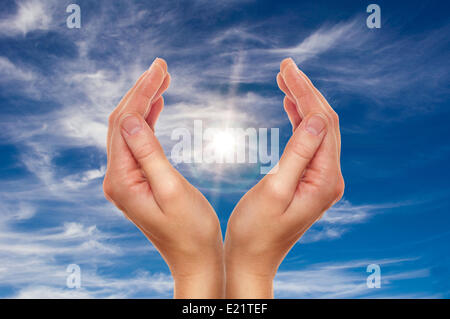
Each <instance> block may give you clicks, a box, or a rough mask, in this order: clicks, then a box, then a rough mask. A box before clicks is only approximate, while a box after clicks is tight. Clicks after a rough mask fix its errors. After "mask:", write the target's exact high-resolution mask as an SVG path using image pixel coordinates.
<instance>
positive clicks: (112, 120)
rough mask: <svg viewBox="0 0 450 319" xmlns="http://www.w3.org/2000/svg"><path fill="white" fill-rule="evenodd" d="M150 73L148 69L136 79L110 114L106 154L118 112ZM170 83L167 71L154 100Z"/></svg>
mask: <svg viewBox="0 0 450 319" xmlns="http://www.w3.org/2000/svg"><path fill="white" fill-rule="evenodd" d="M147 73H148V70H146V71H145V72H144V73H143V74H142V75H141V76H140V77H139V79H138V80H137V81H136V83H135V84H134V86H133V87H132V88H131V89H130V90H128V92H127V93H126V94H125V96H124V97H123V98H122V100H121V101H120V102H119V104H118V106H117V107H116V108H115V109H114V111H113V112H112V113H111V115H110V121H109V125H108V134H107V137H106V154H107V155H108V154H109V148H110V144H111V135H112V128H113V127H114V123H113V122H114V120H115V119H117V117H118V114H120V113H121V112H122V111H123V108H124V107H125V105H127V101H128V100H129V99H130V96H132V95H133V93H134V92H135V91H136V88H137V87H140V86H141V84H142V81H143V80H144V78H145V77H146V75H147ZM169 84H170V75H169V74H168V73H167V75H166V77H165V78H164V81H163V83H162V84H161V87H160V88H159V89H158V91H157V93H156V94H155V97H154V100H156V99H158V98H159V97H160V96H161V95H162V94H163V93H164V91H165V90H167V88H168V87H169Z"/></svg>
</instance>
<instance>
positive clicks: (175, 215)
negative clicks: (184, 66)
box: [103, 58, 224, 298]
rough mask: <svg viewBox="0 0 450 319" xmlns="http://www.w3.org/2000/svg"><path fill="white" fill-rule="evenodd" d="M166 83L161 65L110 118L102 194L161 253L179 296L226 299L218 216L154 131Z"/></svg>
mask: <svg viewBox="0 0 450 319" xmlns="http://www.w3.org/2000/svg"><path fill="white" fill-rule="evenodd" d="M169 82H170V75H169V74H168V73H167V65H166V62H165V61H164V60H162V59H159V58H158V59H156V60H155V61H154V62H153V64H152V66H151V67H150V68H149V69H148V70H147V71H146V72H144V74H143V75H142V76H141V77H140V78H139V80H138V81H137V82H136V84H135V85H134V86H133V87H132V88H131V89H130V90H129V91H128V93H127V94H126V95H125V96H124V98H123V99H122V100H121V101H120V103H119V105H118V106H117V107H116V109H115V110H114V111H113V112H112V114H111V115H110V118H109V128H108V141H107V153H108V167H107V171H106V175H105V179H104V183H103V189H104V193H105V196H106V198H107V199H108V200H110V201H111V202H112V203H114V204H115V205H116V206H117V207H118V208H119V209H120V210H121V211H122V212H123V213H124V214H125V216H126V217H127V218H128V219H130V220H131V221H132V222H133V223H134V224H135V225H136V226H137V227H138V228H139V229H140V230H141V231H142V232H143V233H144V234H145V236H147V238H148V239H149V240H150V241H151V242H152V243H153V245H154V246H155V247H156V249H158V251H159V252H160V253H161V255H162V257H163V258H164V260H165V261H166V262H167V264H168V266H169V268H170V271H171V273H172V275H173V278H174V281H175V288H174V296H175V297H176V298H186V297H188V298H221V297H223V286H224V270H223V245H222V235H221V231H220V225H219V220H218V218H217V215H216V214H215V212H214V209H213V208H212V207H211V205H210V204H209V203H208V201H207V200H206V199H205V197H204V196H203V195H202V194H201V193H200V192H199V191H198V190H197V189H196V188H195V187H193V186H192V185H191V184H189V182H188V181H186V180H185V179H184V178H183V176H181V175H180V174H179V173H178V171H177V170H175V169H174V168H173V167H172V165H171V164H170V163H169V161H168V160H167V158H166V157H165V155H164V152H163V149H162V147H161V145H160V144H159V142H158V140H157V138H156V137H155V135H154V133H153V130H154V127H155V122H156V120H157V118H158V116H159V114H160V112H161V110H162V108H163V104H164V101H163V98H162V96H161V95H162V93H163V92H164V91H165V90H166V89H167V88H168V86H169Z"/></svg>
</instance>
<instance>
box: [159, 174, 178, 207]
mask: <svg viewBox="0 0 450 319" xmlns="http://www.w3.org/2000/svg"><path fill="white" fill-rule="evenodd" d="M182 187H183V186H182V184H181V182H180V181H179V180H178V179H176V178H167V179H166V180H165V181H164V183H162V184H161V185H160V186H159V187H158V190H157V191H158V195H159V198H160V199H161V200H162V201H165V202H171V201H173V200H175V199H176V198H177V197H178V196H179V195H180V194H181V193H182V191H183V190H182Z"/></svg>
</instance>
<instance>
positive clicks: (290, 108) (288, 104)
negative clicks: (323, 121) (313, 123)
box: [283, 96, 302, 131]
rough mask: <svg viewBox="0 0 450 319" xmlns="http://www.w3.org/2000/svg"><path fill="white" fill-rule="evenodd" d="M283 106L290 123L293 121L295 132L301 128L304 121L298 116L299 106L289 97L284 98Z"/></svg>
mask: <svg viewBox="0 0 450 319" xmlns="http://www.w3.org/2000/svg"><path fill="white" fill-rule="evenodd" d="M283 104H284V110H285V111H286V113H287V116H288V117H289V121H291V124H292V131H295V129H296V128H297V127H298V126H299V124H300V122H301V121H302V119H301V117H300V115H299V114H298V111H297V106H296V105H295V103H294V102H292V101H291V100H290V99H289V98H288V97H287V96H285V97H284V101H283Z"/></svg>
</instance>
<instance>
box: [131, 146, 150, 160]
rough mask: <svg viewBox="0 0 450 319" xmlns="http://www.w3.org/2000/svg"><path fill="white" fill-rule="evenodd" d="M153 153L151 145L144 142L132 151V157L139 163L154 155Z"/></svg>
mask: <svg viewBox="0 0 450 319" xmlns="http://www.w3.org/2000/svg"><path fill="white" fill-rule="evenodd" d="M154 151H155V149H154V147H153V145H152V144H151V143H149V142H144V143H142V144H141V145H139V146H137V147H136V148H135V149H134V151H133V155H134V157H135V158H136V160H137V161H138V162H140V161H144V160H146V159H149V158H150V157H151V156H152V154H153V153H154Z"/></svg>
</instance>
